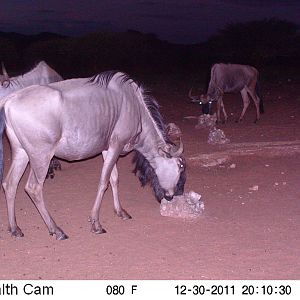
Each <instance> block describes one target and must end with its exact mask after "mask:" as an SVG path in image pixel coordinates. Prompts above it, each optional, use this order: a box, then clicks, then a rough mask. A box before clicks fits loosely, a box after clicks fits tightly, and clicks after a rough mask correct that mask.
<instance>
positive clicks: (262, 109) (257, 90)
mask: <svg viewBox="0 0 300 300" xmlns="http://www.w3.org/2000/svg"><path fill="white" fill-rule="evenodd" d="M255 91H256V94H257V96H258V98H259V99H260V101H259V112H260V113H261V114H263V113H264V112H265V108H264V101H263V97H262V94H261V91H260V84H259V81H257V83H256V87H255Z"/></svg>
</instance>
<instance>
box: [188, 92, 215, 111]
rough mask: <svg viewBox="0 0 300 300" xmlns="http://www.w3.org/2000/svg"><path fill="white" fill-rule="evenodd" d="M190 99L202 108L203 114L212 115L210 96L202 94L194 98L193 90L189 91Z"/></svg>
mask: <svg viewBox="0 0 300 300" xmlns="http://www.w3.org/2000/svg"><path fill="white" fill-rule="evenodd" d="M188 96H189V98H190V99H191V102H196V103H198V104H199V105H201V107H202V113H203V114H211V106H212V101H213V99H211V98H210V97H209V96H208V94H201V95H200V96H193V95H192V88H191V89H190V90H189V94H188Z"/></svg>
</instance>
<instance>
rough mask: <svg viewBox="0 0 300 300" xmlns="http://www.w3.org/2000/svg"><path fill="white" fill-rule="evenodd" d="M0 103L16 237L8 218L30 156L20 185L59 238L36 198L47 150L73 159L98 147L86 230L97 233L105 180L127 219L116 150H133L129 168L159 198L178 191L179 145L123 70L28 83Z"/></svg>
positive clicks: (182, 174)
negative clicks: (96, 181)
mask: <svg viewBox="0 0 300 300" xmlns="http://www.w3.org/2000/svg"><path fill="white" fill-rule="evenodd" d="M1 107H3V109H4V113H5V120H6V132H7V136H8V138H9V141H10V144H11V148H12V155H13V156H12V164H11V167H10V169H9V172H8V174H7V176H6V178H5V180H4V182H3V188H4V191H5V195H6V201H7V207H8V219H9V230H10V232H11V234H12V235H13V236H17V237H21V236H23V233H22V231H21V229H20V228H19V227H18V225H17V223H16V218H15V196H16V189H17V185H18V183H19V181H20V178H21V176H22V174H23V172H24V170H25V168H26V166H27V164H28V162H30V174H29V178H28V181H27V184H26V186H25V190H26V192H27V193H28V195H29V196H30V198H31V199H32V201H33V202H34V204H35V205H36V207H37V209H38V210H39V212H40V214H41V216H42V218H43V220H44V222H45V223H46V225H47V227H48V230H49V232H50V234H51V235H55V236H56V239H58V240H61V239H65V238H67V236H66V235H65V233H64V232H63V231H62V229H60V228H59V227H58V226H57V225H56V224H55V222H54V220H53V219H52V217H51V216H50V214H49V212H48V210H47V208H46V206H45V203H44V198H43V184H44V180H45V176H46V174H47V169H48V166H49V163H50V160H51V158H52V157H53V156H54V155H55V156H57V157H59V158H62V159H66V160H69V161H74V160H81V159H86V158H89V157H93V156H95V155H97V154H99V153H101V152H102V155H103V159H104V164H103V168H102V173H101V177H100V183H99V186H98V192H97V196H96V200H95V203H94V206H93V209H92V211H91V216H90V222H91V224H92V232H94V233H104V232H105V230H104V229H103V228H102V226H101V224H100V221H99V212H100V205H101V201H102V198H103V195H104V193H105V191H106V189H107V187H108V182H110V184H111V187H112V192H113V199H114V209H115V212H116V214H117V215H118V216H119V217H121V218H122V219H129V218H130V215H129V214H128V213H127V212H126V211H125V210H124V209H123V208H122V206H121V204H120V202H119V196H118V171H117V167H116V162H117V160H118V157H119V156H120V155H121V154H126V153H128V152H130V151H132V150H135V152H136V156H135V160H134V162H135V163H136V167H135V170H134V172H135V173H136V174H137V175H138V177H139V179H140V181H141V183H142V185H145V184H146V183H150V184H151V185H152V187H153V189H154V192H155V195H156V198H157V199H158V200H159V201H160V200H161V199H162V198H163V197H164V198H166V199H167V200H171V199H172V197H173V196H174V195H180V194H182V193H183V188H184V183H185V161H184V159H183V157H182V156H181V155H182V152H183V144H182V142H181V140H180V145H179V146H176V145H175V144H173V143H171V142H168V138H167V137H166V133H165V130H166V128H165V125H164V123H163V121H162V117H161V115H160V113H159V110H158V105H157V102H156V101H155V100H154V99H153V98H151V97H150V96H148V95H147V94H146V93H145V91H144V89H143V87H142V86H140V85H138V84H137V83H136V82H135V81H133V80H132V79H131V78H130V77H129V76H128V75H126V74H124V73H120V72H113V71H109V72H105V73H101V74H99V75H96V76H94V77H92V78H89V79H87V78H85V79H82V78H81V79H70V80H65V81H61V82H56V83H52V84H49V85H47V86H32V87H28V88H26V89H23V90H21V91H18V92H15V93H13V94H11V95H9V96H7V97H6V98H5V99H4V100H3V101H2V104H1V105H0V108H1ZM1 109H2V108H1Z"/></svg>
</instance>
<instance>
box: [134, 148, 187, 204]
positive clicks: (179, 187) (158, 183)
mask: <svg viewBox="0 0 300 300" xmlns="http://www.w3.org/2000/svg"><path fill="white" fill-rule="evenodd" d="M182 152H183V144H182V143H180V145H179V147H178V148H177V147H176V146H175V145H174V144H172V143H170V144H167V145H166V146H165V147H164V148H162V147H160V148H159V150H158V154H159V155H158V157H156V158H155V160H154V162H153V163H152V165H153V166H152V165H151V164H150V162H149V161H148V160H147V159H146V158H145V157H144V156H143V155H142V154H141V153H139V152H137V151H136V153H135V157H134V162H135V169H134V171H133V172H134V173H135V174H136V175H137V176H138V178H139V180H140V182H141V184H142V186H145V185H146V184H147V183H150V185H151V186H152V188H153V190H154V193H155V196H156V199H157V200H158V201H159V202H160V201H161V200H162V199H163V198H165V199H166V200H169V201H170V200H172V198H173V196H178V195H182V194H183V192H184V185H185V181H186V173H185V169H186V164H185V160H184V158H183V157H182Z"/></svg>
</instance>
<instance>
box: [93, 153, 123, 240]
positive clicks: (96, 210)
mask: <svg viewBox="0 0 300 300" xmlns="http://www.w3.org/2000/svg"><path fill="white" fill-rule="evenodd" d="M121 149H122V148H120V149H112V148H109V149H108V151H106V154H105V159H104V164H103V168H102V172H101V177H100V183H99V186H98V191H97V196H96V200H95V203H94V206H93V209H92V211H91V217H90V222H91V223H92V229H91V230H92V232H94V233H98V234H100V233H105V232H106V230H105V229H103V228H102V226H101V224H100V221H99V215H100V206H101V202H102V199H103V195H104V193H105V191H106V189H107V187H108V182H109V179H110V176H111V173H112V170H113V168H114V165H115V164H116V162H117V160H118V157H119V154H120V151H121Z"/></svg>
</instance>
